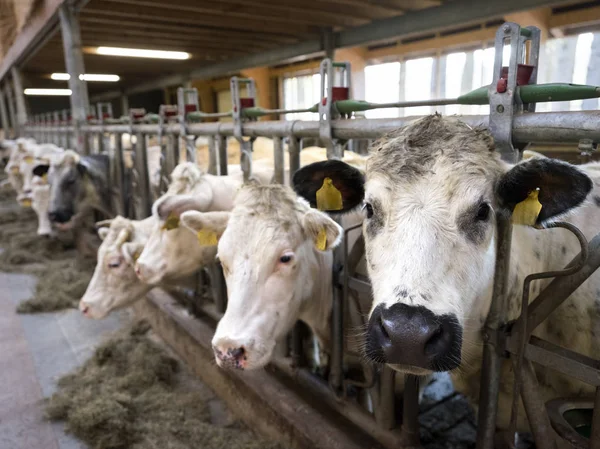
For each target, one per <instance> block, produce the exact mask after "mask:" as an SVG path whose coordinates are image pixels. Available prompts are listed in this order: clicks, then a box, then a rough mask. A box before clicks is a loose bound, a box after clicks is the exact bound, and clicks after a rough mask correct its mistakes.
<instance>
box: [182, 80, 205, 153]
mask: <svg viewBox="0 0 600 449" xmlns="http://www.w3.org/2000/svg"><path fill="white" fill-rule="evenodd" d="M177 107H178V120H179V124H180V126H181V137H183V140H184V142H185V151H186V160H187V161H189V162H196V146H195V145H194V136H191V135H189V133H188V128H187V116H188V114H189V113H190V112H198V111H200V103H199V102H198V89H196V88H195V87H194V88H189V89H186V88H183V87H180V88H179V89H177Z"/></svg>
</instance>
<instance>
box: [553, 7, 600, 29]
mask: <svg viewBox="0 0 600 449" xmlns="http://www.w3.org/2000/svg"><path fill="white" fill-rule="evenodd" d="M598 22H600V6H594V7H590V8H585V9H577V10H575V11H567V12H563V13H559V14H553V15H552V16H550V19H549V26H550V28H565V27H569V26H573V25H578V26H583V25H590V24H592V23H598Z"/></svg>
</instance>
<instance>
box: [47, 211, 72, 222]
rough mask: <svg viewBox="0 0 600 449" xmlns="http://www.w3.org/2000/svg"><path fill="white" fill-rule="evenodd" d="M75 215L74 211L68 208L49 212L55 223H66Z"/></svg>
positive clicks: (49, 216) (51, 219)
mask: <svg viewBox="0 0 600 449" xmlns="http://www.w3.org/2000/svg"><path fill="white" fill-rule="evenodd" d="M72 217H73V212H71V211H68V210H66V209H56V210H52V211H49V212H48V218H50V221H51V222H53V223H66V222H68V221H69V220H70V219H71V218H72Z"/></svg>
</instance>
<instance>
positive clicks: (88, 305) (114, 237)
mask: <svg viewBox="0 0 600 449" xmlns="http://www.w3.org/2000/svg"><path fill="white" fill-rule="evenodd" d="M154 221H155V218H154V217H148V218H146V219H144V220H129V219H127V218H123V217H121V216H118V217H116V218H114V219H112V220H106V221H104V222H101V223H98V224H97V225H98V226H100V228H99V229H98V235H99V236H100V239H101V240H102V244H101V245H100V248H99V249H98V256H97V258H98V263H97V264H96V268H95V269H94V275H93V276H92V279H91V280H90V283H89V285H88V287H87V289H86V291H85V293H84V295H83V297H82V298H81V301H80V302H79V310H81V311H82V312H83V314H84V315H85V316H87V317H88V318H95V319H101V318H104V317H105V316H106V315H108V314H109V313H110V312H111V311H112V310H114V309H117V308H122V307H126V306H128V305H130V304H132V303H133V302H135V301H137V300H138V299H140V298H142V297H143V296H144V295H145V294H146V293H148V292H149V291H150V290H151V289H152V287H153V285H150V284H146V283H144V282H142V281H140V280H139V279H138V277H137V276H136V274H135V271H134V269H133V266H134V263H135V259H136V257H137V256H138V255H139V254H140V253H141V252H142V249H143V247H144V245H145V243H146V242H147V240H148V236H149V234H150V231H151V229H152V225H153V223H154Z"/></svg>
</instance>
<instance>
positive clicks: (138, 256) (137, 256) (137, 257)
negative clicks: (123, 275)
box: [131, 251, 142, 262]
mask: <svg viewBox="0 0 600 449" xmlns="http://www.w3.org/2000/svg"><path fill="white" fill-rule="evenodd" d="M141 255H142V253H141V252H140V251H136V252H135V253H133V256H132V257H131V258H132V259H133V261H134V262H137V260H138V259H139V258H140V256H141Z"/></svg>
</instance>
